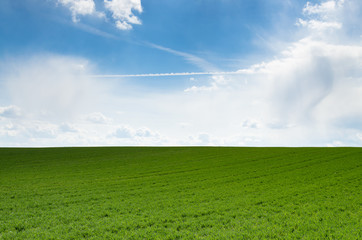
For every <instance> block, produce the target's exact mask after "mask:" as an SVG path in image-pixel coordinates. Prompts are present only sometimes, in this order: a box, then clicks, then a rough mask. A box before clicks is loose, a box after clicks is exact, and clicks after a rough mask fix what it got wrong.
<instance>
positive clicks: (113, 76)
mask: <svg viewBox="0 0 362 240" xmlns="http://www.w3.org/2000/svg"><path fill="white" fill-rule="evenodd" d="M249 72H251V70H250V69H242V70H238V71H231V72H180V73H146V74H108V75H107V74H105V75H91V76H90V77H94V78H129V77H172V76H198V75H238V74H245V73H249Z"/></svg>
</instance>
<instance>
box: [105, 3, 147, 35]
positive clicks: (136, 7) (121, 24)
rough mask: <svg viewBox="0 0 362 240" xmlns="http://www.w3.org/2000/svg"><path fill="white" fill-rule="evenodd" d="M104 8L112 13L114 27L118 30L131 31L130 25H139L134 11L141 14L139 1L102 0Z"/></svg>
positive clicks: (139, 22) (139, 21)
mask: <svg viewBox="0 0 362 240" xmlns="http://www.w3.org/2000/svg"><path fill="white" fill-rule="evenodd" d="M104 6H105V8H106V9H107V10H108V11H110V12H111V13H112V17H113V19H114V20H115V21H116V27H117V28H119V29H120V30H130V29H132V24H141V20H140V19H139V18H138V17H137V16H135V15H134V11H136V12H139V13H141V12H142V6H141V0H104Z"/></svg>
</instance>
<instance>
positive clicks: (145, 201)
mask: <svg viewBox="0 0 362 240" xmlns="http://www.w3.org/2000/svg"><path fill="white" fill-rule="evenodd" d="M361 179H362V148H237V147H234V148H231V147H230V148H229V147H104V148H33V149H24V148H2V149H0V239H362V233H361V231H362V230H361V229H362V222H361V221H362V211H361V209H362V196H361V192H362V191H361V190H362V189H361Z"/></svg>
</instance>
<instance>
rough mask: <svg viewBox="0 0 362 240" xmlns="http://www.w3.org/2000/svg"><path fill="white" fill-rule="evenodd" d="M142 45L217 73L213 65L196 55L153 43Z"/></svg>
mask: <svg viewBox="0 0 362 240" xmlns="http://www.w3.org/2000/svg"><path fill="white" fill-rule="evenodd" d="M144 44H145V45H146V46H149V47H152V48H155V49H159V50H161V51H165V52H168V53H171V54H174V55H176V56H181V57H183V58H184V59H186V61H188V62H189V63H191V64H193V65H196V66H198V67H199V68H201V69H202V70H204V71H218V68H217V67H215V66H214V65H213V64H211V63H209V62H208V61H206V60H205V59H203V58H201V57H198V56H196V55H193V54H190V53H186V52H182V51H177V50H174V49H171V48H167V47H164V46H160V45H157V44H154V43H150V42H144Z"/></svg>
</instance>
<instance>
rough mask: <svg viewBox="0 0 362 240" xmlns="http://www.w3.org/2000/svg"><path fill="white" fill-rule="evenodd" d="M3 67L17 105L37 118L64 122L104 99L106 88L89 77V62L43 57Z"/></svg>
mask: <svg viewBox="0 0 362 240" xmlns="http://www.w3.org/2000/svg"><path fill="white" fill-rule="evenodd" d="M1 65H2V68H3V69H4V71H3V72H2V74H1V77H2V79H3V80H4V83H5V84H4V86H5V89H6V91H7V93H8V95H9V97H10V99H11V100H12V102H13V105H16V106H18V107H19V108H21V109H22V110H23V111H25V113H26V114H28V115H31V116H33V117H34V118H44V117H47V118H52V119H57V120H59V121H64V120H67V119H69V118H71V117H72V116H74V115H77V114H78V113H79V112H88V110H89V109H90V108H93V106H96V105H97V100H96V99H95V97H94V96H104V92H103V88H102V86H101V85H99V84H97V83H96V82H94V81H93V80H92V79H91V78H89V77H87V75H89V74H88V72H89V71H90V69H91V66H90V64H89V63H88V61H87V60H85V59H81V58H74V57H66V56H59V55H40V56H33V57H28V58H22V59H13V60H11V59H8V60H7V61H6V62H5V61H4V62H3V63H2V64H1ZM12 109H13V111H15V108H14V107H13V108H12Z"/></svg>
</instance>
